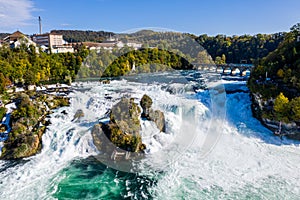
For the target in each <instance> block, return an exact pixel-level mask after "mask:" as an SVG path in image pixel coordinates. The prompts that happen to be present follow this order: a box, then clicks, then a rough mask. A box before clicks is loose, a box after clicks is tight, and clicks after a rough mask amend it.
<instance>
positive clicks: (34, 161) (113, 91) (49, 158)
mask: <svg viewBox="0 0 300 200" xmlns="http://www.w3.org/2000/svg"><path fill="white" fill-rule="evenodd" d="M74 87H75V88H77V89H76V90H75V92H73V93H71V94H70V97H71V106H70V107H64V108H59V109H57V110H56V111H54V113H53V114H51V118H50V119H51V123H52V124H51V125H50V126H49V127H48V130H47V131H46V133H45V134H44V135H43V138H42V139H43V148H42V151H41V153H39V154H37V155H36V156H33V157H31V158H27V159H25V160H26V161H27V162H25V163H22V164H18V165H16V166H13V167H7V165H8V163H9V162H8V161H0V167H1V169H3V171H2V172H1V173H0V180H1V189H0V197H1V199H43V198H47V199H48V198H52V197H51V195H52V194H51V193H53V192H55V191H52V189H51V191H52V192H50V193H49V191H48V190H49V188H50V187H51V188H56V187H57V184H58V182H59V181H60V180H61V179H63V178H64V177H59V176H57V175H58V173H59V172H60V171H61V170H62V169H64V168H65V167H67V166H68V165H69V164H70V162H71V161H72V160H74V159H80V158H85V157H88V156H90V155H93V154H96V151H97V150H96V148H95V147H94V145H93V142H92V137H91V134H90V131H91V128H92V127H93V125H94V124H96V123H98V119H99V118H101V117H102V116H104V115H105V113H106V112H107V111H108V109H110V108H111V107H112V105H113V104H115V103H116V102H117V101H119V100H120V98H121V97H122V96H130V97H133V98H135V101H136V103H139V100H140V99H141V97H142V95H143V94H148V95H149V96H150V97H151V98H152V99H153V102H154V104H153V108H154V109H162V110H163V111H166V112H165V114H166V126H167V130H168V132H167V133H166V134H164V133H160V134H158V132H157V131H158V130H157V129H156V127H153V125H154V124H153V123H151V122H145V121H143V120H141V121H142V126H143V127H144V128H145V130H147V131H145V132H144V133H143V134H144V136H143V137H144V138H145V139H144V140H145V143H146V144H147V147H148V153H151V152H157V151H159V149H161V148H163V147H164V146H166V145H168V144H169V143H170V142H171V141H172V138H173V135H172V133H174V131H178V130H179V128H178V126H180V123H181V118H182V113H181V112H180V108H178V111H176V110H175V111H172V108H174V109H175V108H176V106H178V107H179V106H180V105H181V104H182V103H184V102H189V104H191V103H192V104H198V105H200V102H198V101H197V100H195V99H189V100H188V99H184V94H178V95H176V94H170V93H169V92H167V91H165V90H162V89H161V88H162V85H161V84H157V83H154V84H145V83H144V84H142V83H134V82H130V83H128V82H127V81H125V80H121V81H111V84H109V85H102V84H100V83H97V82H92V83H81V84H77V86H76V85H74ZM176 87H182V85H181V86H180V85H176V84H174V88H176ZM176 91H177V90H176ZM178 91H179V90H178ZM178 91H177V92H178ZM181 100H182V101H181ZM178 102H180V103H181V104H180V105H179V104H178ZM203 108H205V107H204V106H203ZM78 109H81V110H83V112H84V114H85V116H84V117H83V118H80V119H79V120H73V116H74V114H75V113H76V111H77V110H78ZM206 110H207V109H206ZM63 111H64V112H63ZM65 112H66V113H67V114H64V113H65ZM176 112H177V114H175V113H176ZM180 113H181V114H180ZM178 114H180V117H177V116H178ZM151 127H153V128H152V129H151ZM146 128H147V129H146ZM150 130H152V131H153V132H151V131H150ZM155 134H156V135H158V136H157V137H155V139H154V135H155Z"/></svg>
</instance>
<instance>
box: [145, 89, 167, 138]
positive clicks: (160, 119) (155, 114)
mask: <svg viewBox="0 0 300 200" xmlns="http://www.w3.org/2000/svg"><path fill="white" fill-rule="evenodd" d="M152 103H153V102H152V99H151V98H150V97H149V96H148V95H146V94H145V95H144V96H143V97H142V99H141V101H140V105H141V107H142V108H143V113H142V117H143V118H146V119H147V120H150V121H153V122H155V124H156V126H157V128H158V129H159V130H160V131H161V132H165V131H166V127H165V115H164V113H163V112H161V111H160V110H153V109H152V108H151V106H152Z"/></svg>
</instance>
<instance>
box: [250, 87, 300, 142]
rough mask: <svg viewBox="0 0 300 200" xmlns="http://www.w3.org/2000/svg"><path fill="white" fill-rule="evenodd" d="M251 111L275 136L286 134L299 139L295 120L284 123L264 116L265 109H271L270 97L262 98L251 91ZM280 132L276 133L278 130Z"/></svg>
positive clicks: (298, 127)
mask: <svg viewBox="0 0 300 200" xmlns="http://www.w3.org/2000/svg"><path fill="white" fill-rule="evenodd" d="M251 99H252V105H251V109H252V113H253V116H254V117H255V118H256V119H258V120H259V121H260V122H261V123H262V124H263V125H264V126H265V127H266V128H268V129H270V130H271V131H273V132H274V134H275V135H277V136H286V137H288V138H290V139H296V140H300V124H297V123H296V122H291V123H284V122H279V121H276V120H273V119H270V118H268V117H266V116H264V114H263V112H264V111H265V110H271V109H272V99H271V100H263V99H262V97H261V95H259V94H255V93H252V94H251ZM280 129H281V131H280V134H276V132H278V130H280Z"/></svg>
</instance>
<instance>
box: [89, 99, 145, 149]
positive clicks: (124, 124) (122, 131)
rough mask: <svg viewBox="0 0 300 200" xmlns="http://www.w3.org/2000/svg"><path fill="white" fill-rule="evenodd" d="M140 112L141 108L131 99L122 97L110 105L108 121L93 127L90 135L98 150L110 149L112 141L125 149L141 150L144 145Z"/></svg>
mask: <svg viewBox="0 0 300 200" xmlns="http://www.w3.org/2000/svg"><path fill="white" fill-rule="evenodd" d="M140 114H141V110H140V108H139V107H138V105H137V104H136V103H134V101H133V99H127V98H122V99H121V101H120V102H118V103H117V104H116V105H114V106H113V107H112V109H111V111H110V121H109V123H108V124H97V125H95V126H94V127H93V130H92V136H93V139H94V144H95V146H96V147H97V148H98V150H100V151H108V150H112V148H111V146H112V145H110V144H111V143H112V144H113V145H115V146H117V147H119V148H121V149H123V150H126V151H130V152H142V151H143V150H144V149H145V145H144V144H142V139H141V135H140V127H141V125H140V119H139V117H140ZM106 138H108V139H109V140H107V139H106Z"/></svg>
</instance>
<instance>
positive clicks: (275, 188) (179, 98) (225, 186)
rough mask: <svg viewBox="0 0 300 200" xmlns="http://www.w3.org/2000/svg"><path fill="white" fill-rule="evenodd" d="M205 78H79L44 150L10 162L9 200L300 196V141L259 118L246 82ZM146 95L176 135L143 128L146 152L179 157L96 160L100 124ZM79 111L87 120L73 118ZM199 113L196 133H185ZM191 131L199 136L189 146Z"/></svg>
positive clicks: (1, 168) (1, 185)
mask: <svg viewBox="0 0 300 200" xmlns="http://www.w3.org/2000/svg"><path fill="white" fill-rule="evenodd" d="M198 75H199V74H198ZM198 75H197V76H195V73H194V72H190V73H179V72H173V73H161V74H152V75H139V76H136V77H128V78H126V79H120V80H113V81H111V83H110V84H105V85H104V84H100V83H98V82H80V83H74V84H73V88H74V92H72V93H70V94H69V96H70V97H71V106H70V107H63V108H59V109H57V110H55V111H54V113H53V114H51V116H50V120H51V123H52V124H51V125H50V126H49V127H48V129H47V131H46V133H45V134H44V135H43V148H42V151H41V153H39V154H37V155H36V156H33V157H30V158H27V159H23V160H22V161H0V197H1V199H23V200H25V199H123V198H127V199H299V198H300V181H299V180H300V164H299V163H300V147H299V142H297V141H292V140H288V139H286V138H283V140H280V138H278V137H275V136H273V134H272V132H271V131H269V130H268V129H266V128H265V127H264V126H262V125H261V124H260V122H259V121H258V120H256V119H255V118H253V117H252V113H251V107H250V106H251V101H250V97H249V93H248V91H247V87H246V82H245V81H238V80H231V81H228V80H227V81H224V80H223V81H222V80H218V81H211V83H208V82H207V81H209V80H210V79H207V78H206V79H205V78H203V77H202V76H198ZM205 83H207V84H208V85H209V84H213V85H214V87H215V86H218V85H222V86H224V87H225V89H226V90H230V91H231V92H230V93H228V94H223V95H224V96H222V94H220V93H218V92H216V93H215V92H214V91H212V90H214V87H211V90H205V89H203V87H201V86H203V84H205ZM234 91H236V92H234ZM145 93H146V94H148V95H149V96H150V97H151V98H152V99H153V102H154V105H153V106H154V107H155V108H157V109H160V110H163V111H164V113H165V116H166V123H167V131H166V133H159V134H157V133H149V131H144V132H143V141H145V143H146V145H147V148H148V151H147V154H146V156H149V157H151V155H156V156H155V157H160V156H161V154H160V153H161V152H164V149H165V148H168V151H174V152H176V153H175V154H172V155H173V157H172V159H170V160H169V162H168V163H163V164H162V165H152V166H149V168H147V165H144V166H143V167H141V169H140V170H139V171H138V172H136V173H128V172H124V171H121V170H116V169H113V168H110V167H107V166H106V165H104V164H102V163H101V162H99V161H98V160H97V159H96V158H95V157H94V155H97V154H98V153H99V152H98V151H97V149H96V148H95V146H94V145H93V140H92V136H91V133H90V132H91V128H92V127H93V125H94V124H96V123H97V122H98V119H99V118H101V116H103V115H104V114H105V113H106V112H107V110H108V109H109V108H111V106H112V105H113V104H114V103H116V102H117V101H118V100H119V99H120V97H121V96H124V95H125V96H130V97H134V98H135V99H136V100H135V101H136V102H138V99H139V98H141V97H142V95H143V94H145ZM220 95H221V96H220ZM222 103H223V104H222ZM216 107H217V108H216ZM78 109H82V110H83V112H84V113H85V116H84V117H83V118H81V119H80V120H79V121H77V122H73V121H72V119H73V116H74V114H75V113H76V111H77V110H78ZM63 111H64V112H63ZM191 116H196V117H197V118H196V119H194V118H191ZM191 119H192V120H195V121H192V122H193V123H195V126H194V127H193V129H192V130H193V132H192V133H191V132H190V131H189V130H190V129H189V130H187V129H186V130H184V129H185V126H184V124H185V123H186V122H187V121H190V120H191ZM143 126H144V127H146V128H147V124H146V125H145V124H143ZM150 132H151V131H150ZM149 134H150V135H149ZM151 134H154V135H156V136H155V137H153V135H151ZM209 135H213V137H211V138H210V139H211V141H210V142H209V143H208V144H209V145H208V146H207V147H209V149H205V148H206V147H205V146H204V145H205V144H204V141H206V139H207V138H209ZM184 136H187V137H189V138H188V139H187V140H185V141H183V142H180V141H179V140H178V138H181V137H184ZM176 138H177V140H176ZM174 143H175V144H176V145H178V149H180V151H179V150H178V149H176V148H175V145H172V144H174ZM170 147H172V148H170ZM173 147H174V148H173ZM208 150H209V151H208ZM203 151H206V153H205V154H203ZM168 155H169V154H168ZM162 159H164V160H166V159H167V158H166V157H164V156H162ZM158 160H159V159H158ZM160 161H162V160H160ZM162 162H163V161H162Z"/></svg>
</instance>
